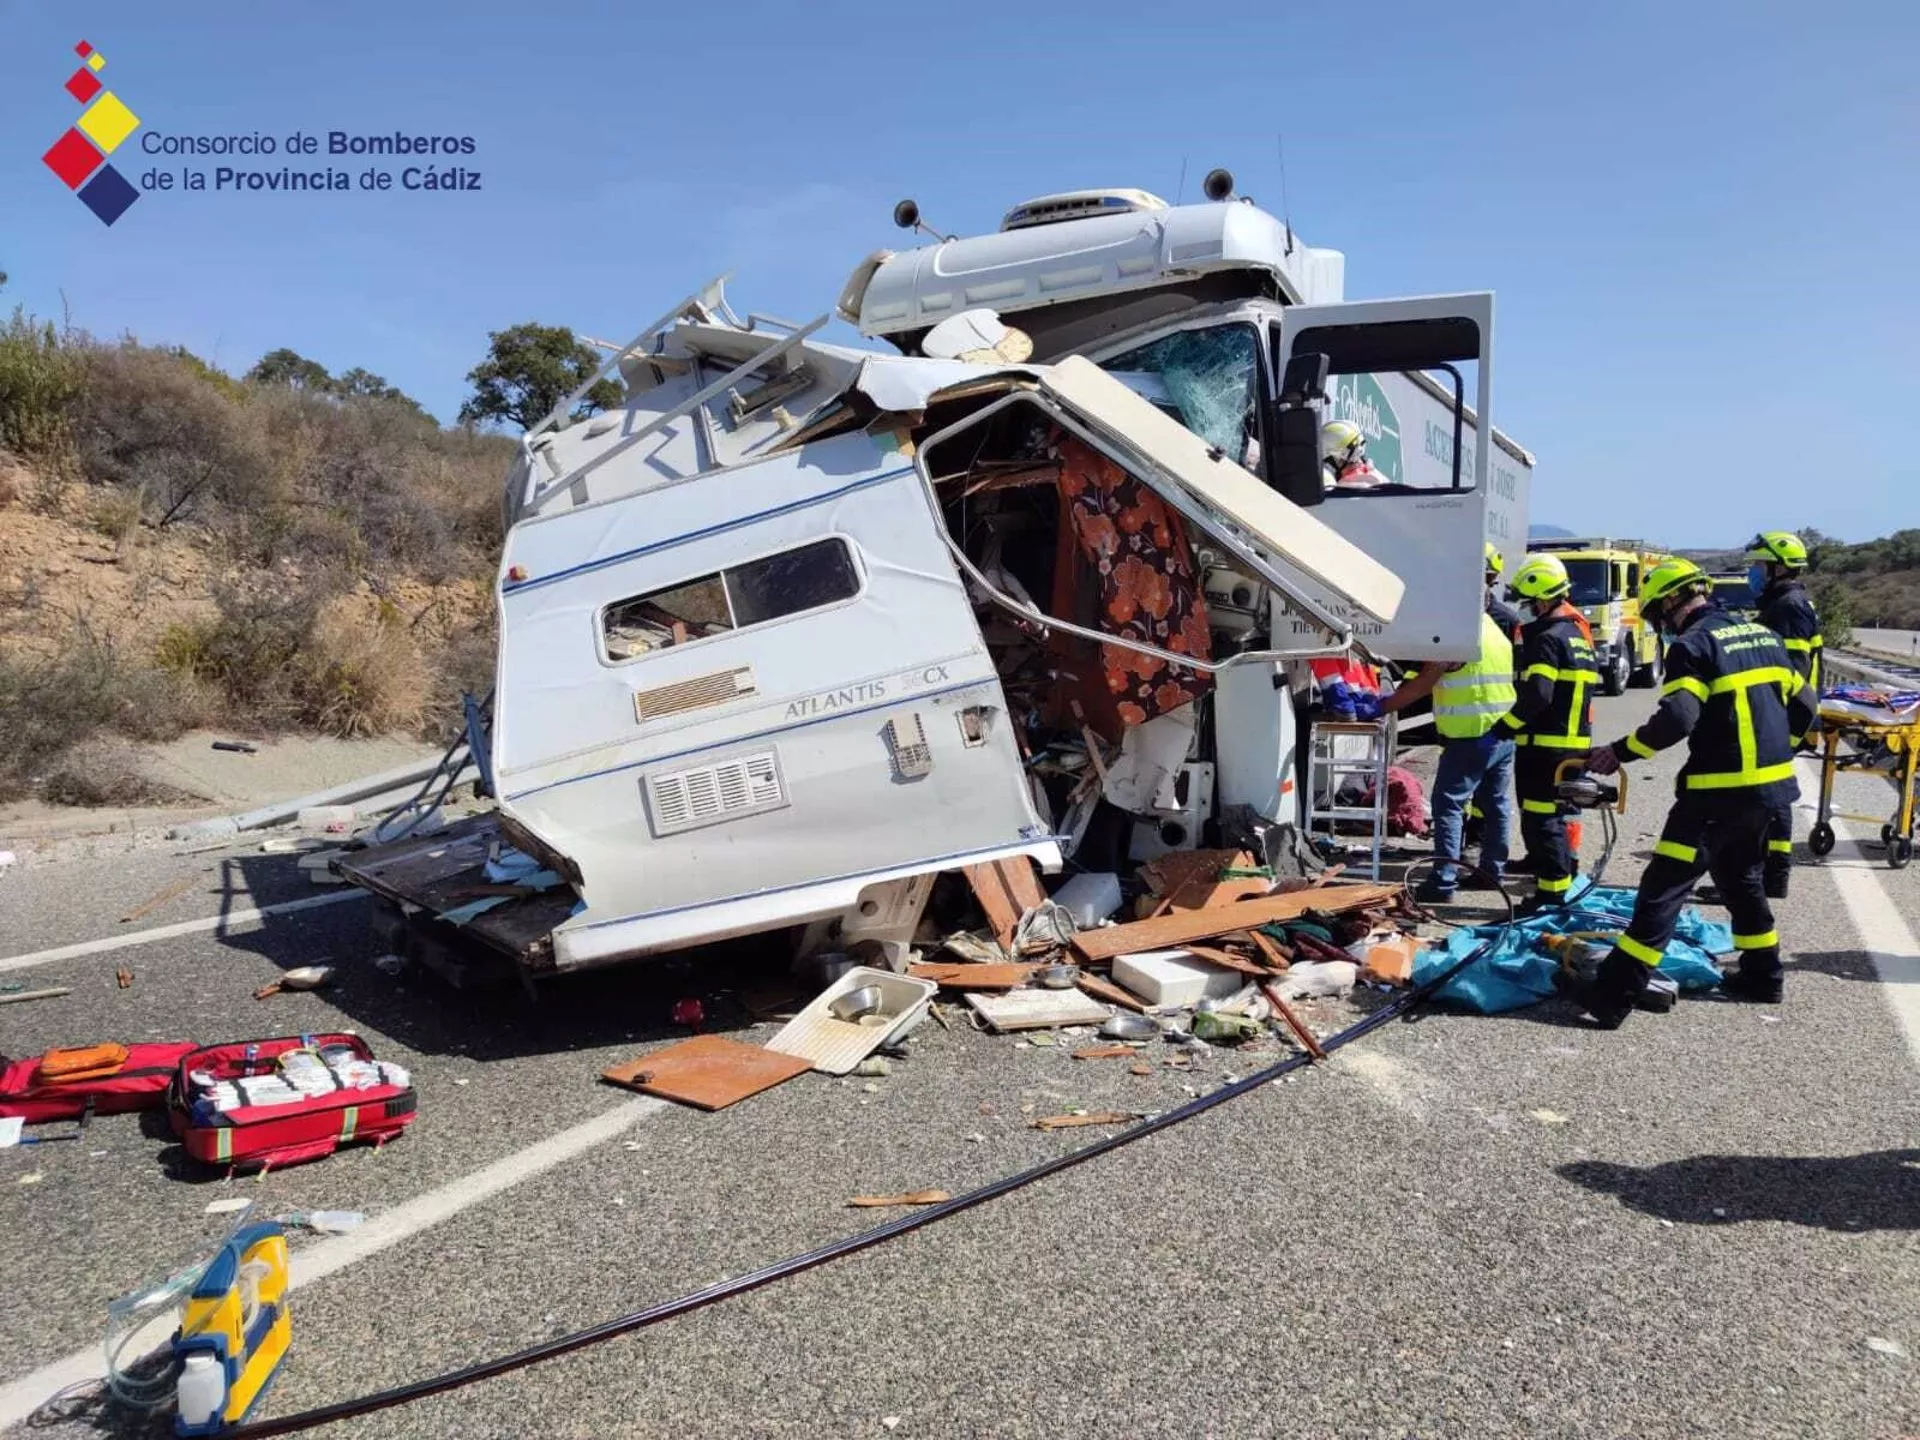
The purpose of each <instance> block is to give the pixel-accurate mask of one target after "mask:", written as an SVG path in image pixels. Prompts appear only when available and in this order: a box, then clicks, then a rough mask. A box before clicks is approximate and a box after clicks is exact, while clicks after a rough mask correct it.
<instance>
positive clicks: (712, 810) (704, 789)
mask: <svg viewBox="0 0 1920 1440" xmlns="http://www.w3.org/2000/svg"><path fill="white" fill-rule="evenodd" d="M645 784H646V791H647V808H648V809H649V810H650V811H651V812H652V814H653V829H654V833H655V834H656V835H673V834H677V833H678V832H680V831H682V830H696V829H698V828H699V827H700V826H702V825H713V824H716V823H718V822H719V821H722V820H738V819H740V818H741V817H743V816H747V815H758V814H761V813H763V812H764V811H768V810H779V809H783V808H784V807H785V806H786V805H787V804H788V800H787V787H786V782H785V781H784V780H783V779H782V778H781V775H780V761H779V757H778V756H776V755H775V754H774V752H773V751H771V750H764V751H761V752H759V753H758V754H754V755H738V756H735V757H734V758H733V759H731V760H721V761H719V762H717V763H716V764H712V765H700V766H696V767H694V768H693V769H691V770H674V771H670V772H668V773H667V774H664V775H649V776H647V778H646V781H645Z"/></svg>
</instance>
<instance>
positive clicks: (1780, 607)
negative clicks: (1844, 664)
mask: <svg viewBox="0 0 1920 1440" xmlns="http://www.w3.org/2000/svg"><path fill="white" fill-rule="evenodd" d="M1747 559H1748V561H1750V562H1751V564H1750V566H1749V568H1748V570H1747V584H1748V585H1749V586H1750V587H1751V588H1752V590H1753V593H1754V597H1755V599H1756V600H1757V602H1758V604H1759V616H1758V619H1759V621H1760V623H1761V624H1762V625H1764V626H1766V627H1767V628H1768V629H1769V630H1771V631H1773V633H1774V634H1776V635H1778V636H1779V637H1780V643H1781V644H1782V645H1783V646H1785V647H1786V651H1787V661H1788V663H1789V664H1791V665H1792V666H1793V668H1794V671H1795V673H1796V674H1798V675H1799V676H1800V678H1801V679H1802V680H1804V681H1805V682H1806V684H1807V686H1808V692H1807V693H1808V695H1809V697H1810V699H1811V701H1812V705H1813V709H1814V710H1815V711H1816V712H1817V711H1818V710H1819V707H1820V659H1821V653H1822V651H1823V650H1824V649H1825V644H1826V642H1825V641H1824V640H1823V639H1822V638H1821V635H1820V617H1819V616H1818V615H1817V614H1815V613H1814V608H1813V601H1812V600H1810V599H1808V598H1807V587H1806V586H1805V585H1804V584H1803V583H1802V580H1801V577H1802V576H1803V575H1805V574H1806V569H1807V547H1806V544H1805V543H1804V542H1803V541H1802V540H1801V539H1800V537H1799V536H1798V535H1795V534H1794V533H1793V532H1792V531H1791V530H1769V531H1767V532H1766V533H1765V534H1762V535H1756V536H1754V537H1753V544H1752V545H1750V546H1749V547H1748V549H1747ZM1792 738H1793V746H1794V748H1795V749H1796V750H1797V749H1799V748H1800V742H1801V741H1803V740H1805V739H1806V735H1805V734H1804V732H1802V733H1796V734H1795V735H1794V736H1793V737H1792ZM1792 871H1793V805H1792V803H1791V802H1790V801H1789V802H1785V803H1782V804H1781V805H1780V806H1779V807H1778V809H1777V811H1776V812H1775V814H1774V817H1773V824H1772V826H1771V827H1769V829H1768V831H1767V869H1766V882H1767V898H1768V899H1769V900H1784V899H1786V898H1787V878H1788V876H1789V875H1790V874H1791V873H1792Z"/></svg>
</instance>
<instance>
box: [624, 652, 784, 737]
mask: <svg viewBox="0 0 1920 1440" xmlns="http://www.w3.org/2000/svg"><path fill="white" fill-rule="evenodd" d="M758 688H759V687H758V686H757V685H756V684H755V683H754V679H753V668H752V667H751V666H748V665H742V666H740V667H739V668H738V669H734V670H718V671H715V672H714V673H713V674H711V675H696V676H695V677H694V678H693V679H691V680H676V681H675V682H674V683H673V684H671V685H656V686H654V687H653V689H651V690H636V691H634V692H633V718H634V719H635V720H637V721H638V722H640V723H641V724H643V725H644V724H645V723H646V722H647V721H649V720H658V719H659V718H660V717H661V716H662V715H679V714H681V713H683V712H685V711H688V710H704V709H706V708H707V707H708V706H709V705H725V704H726V703H727V702H728V701H729V700H738V699H739V698H740V697H741V696H743V695H751V694H753V693H754V692H755V691H756V690H757V689H758Z"/></svg>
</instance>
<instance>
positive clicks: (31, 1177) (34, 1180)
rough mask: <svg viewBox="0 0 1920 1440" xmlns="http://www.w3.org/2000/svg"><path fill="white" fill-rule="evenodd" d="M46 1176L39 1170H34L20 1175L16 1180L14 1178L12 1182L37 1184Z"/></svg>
mask: <svg viewBox="0 0 1920 1440" xmlns="http://www.w3.org/2000/svg"><path fill="white" fill-rule="evenodd" d="M46 1178H47V1177H46V1175H45V1174H44V1173H43V1172H41V1171H39V1170H35V1171H33V1172H31V1173H30V1174H26V1175H22V1176H21V1177H20V1178H19V1179H18V1180H15V1181H14V1182H13V1183H14V1184H16V1185H38V1184H39V1183H40V1182H41V1181H42V1180H44V1179H46Z"/></svg>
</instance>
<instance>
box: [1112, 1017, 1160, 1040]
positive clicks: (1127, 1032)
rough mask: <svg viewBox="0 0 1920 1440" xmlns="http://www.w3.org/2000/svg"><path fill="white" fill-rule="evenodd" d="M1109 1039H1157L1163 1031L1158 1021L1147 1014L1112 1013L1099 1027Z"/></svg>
mask: <svg viewBox="0 0 1920 1440" xmlns="http://www.w3.org/2000/svg"><path fill="white" fill-rule="evenodd" d="M1100 1033H1101V1034H1102V1035H1104V1036H1105V1037H1106V1038H1107V1039H1109V1040H1158V1039H1159V1038H1160V1036H1161V1035H1162V1034H1163V1033H1164V1032H1163V1031H1162V1030H1161V1029H1160V1022H1159V1021H1158V1020H1155V1019H1153V1018H1152V1017H1151V1016H1148V1015H1134V1014H1124V1015H1112V1016H1109V1017H1108V1018H1107V1022H1106V1024H1104V1025H1102V1026H1101V1027H1100Z"/></svg>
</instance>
